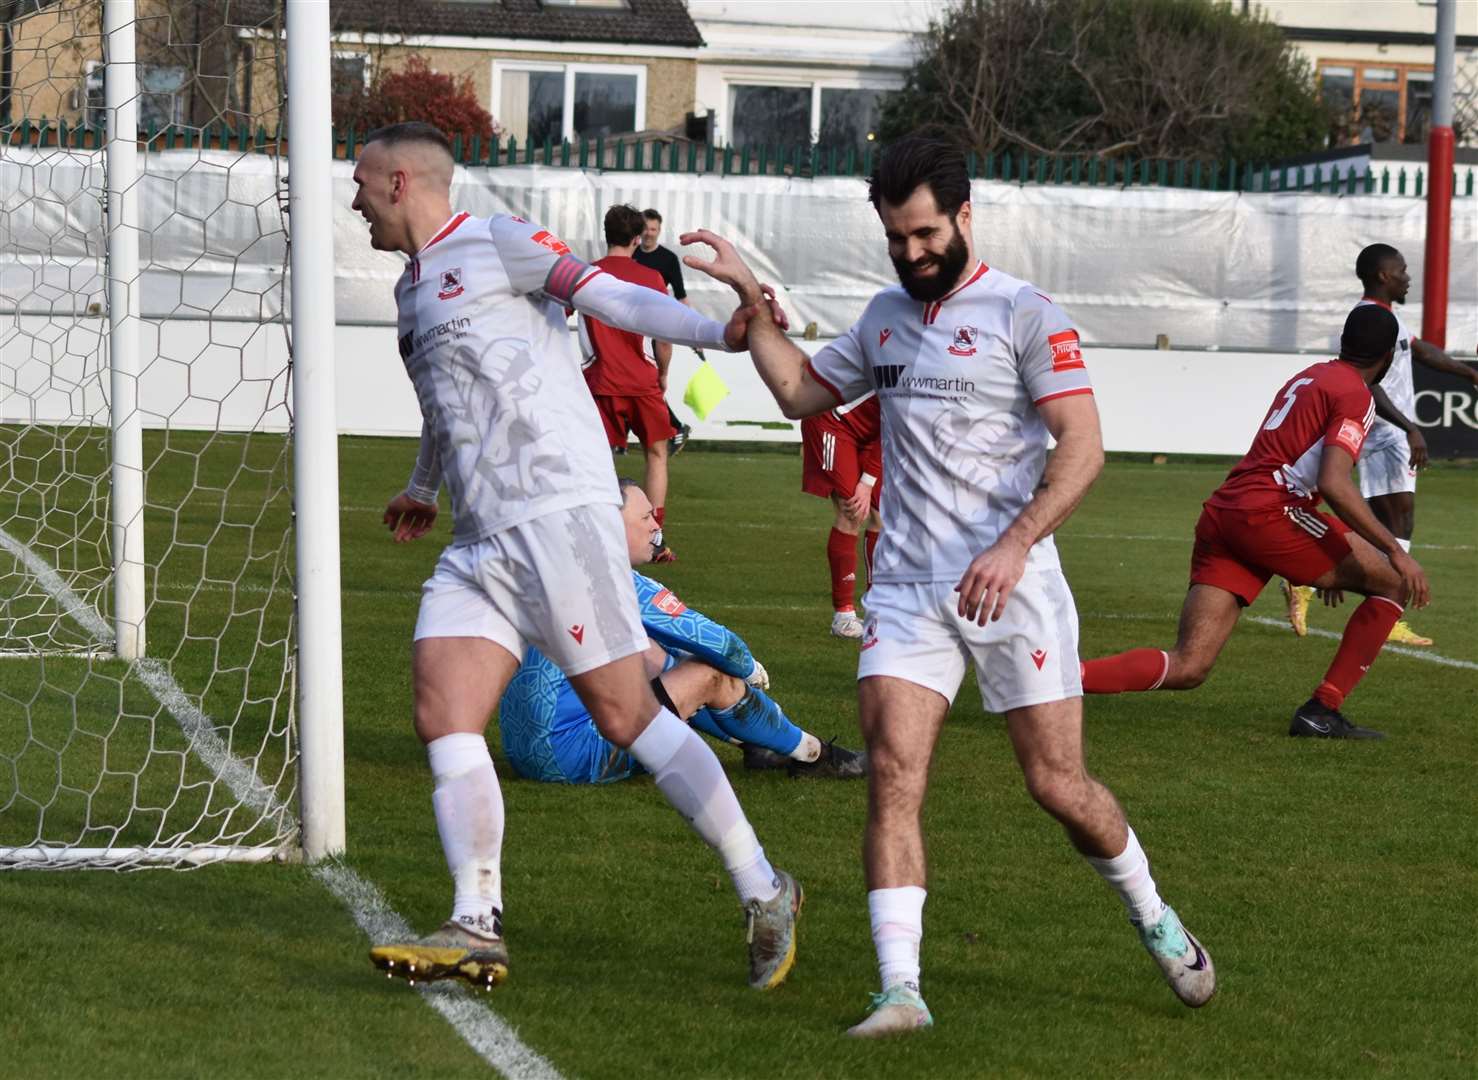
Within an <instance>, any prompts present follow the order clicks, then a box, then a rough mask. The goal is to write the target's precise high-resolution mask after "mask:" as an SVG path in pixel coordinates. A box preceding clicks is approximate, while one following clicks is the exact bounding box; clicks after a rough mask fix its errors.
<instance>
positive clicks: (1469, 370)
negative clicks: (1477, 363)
mask: <svg viewBox="0 0 1478 1080" xmlns="http://www.w3.org/2000/svg"><path fill="white" fill-rule="evenodd" d="M1411 355H1412V357H1413V359H1415V360H1416V361H1417V363H1419V364H1421V365H1422V366H1423V367H1429V368H1431V369H1432V370H1433V371H1444V372H1446V373H1447V374H1449V375H1456V376H1458V377H1459V378H1462V379H1470V380H1472V382H1473V385H1474V386H1478V368H1475V367H1472V366H1470V365H1468V364H1465V363H1463V362H1462V361H1461V360H1454V359H1453V358H1452V357H1450V356H1448V355H1447V354H1446V353H1445V352H1443V351H1442V350H1441V349H1439V348H1437V346H1435V345H1433V344H1432V343H1431V342H1430V341H1422V340H1421V339H1420V338H1413V339H1412V342H1411Z"/></svg>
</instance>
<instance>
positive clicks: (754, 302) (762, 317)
mask: <svg viewBox="0 0 1478 1080" xmlns="http://www.w3.org/2000/svg"><path fill="white" fill-rule="evenodd" d="M679 239H680V240H681V241H682V243H684V244H707V245H708V246H709V247H711V248H712V249H713V250H714V255H715V257H714V258H713V259H712V260H706V259H702V258H699V257H698V256H696V255H685V256H683V262H684V263H686V264H687V265H688V266H690V267H692V268H693V269H694V270H698V271H700V272H702V273H704V274H707V275H708V276H709V277H711V278H713V279H714V280H715V281H721V282H723V283H724V284H725V285H727V286H729V287H730V288H731V289H733V290H734V292H735V293H737V294H738V296H739V305H740V306H739V310H738V311H736V312H735V313H734V317H733V318H732V319H730V321H729V326H730V327H731V328H733V327H735V326H736V324H738V325H739V326H740V328H741V330H742V333H743V341H744V345H745V347H747V348H748V349H749V355H750V357H751V358H752V359H753V360H754V368H755V370H756V371H757V372H759V376H760V378H761V379H763V380H764V383H765V386H766V387H768V388H769V391H770V393H771V394H772V395H773V396H774V398H775V402H776V404H778V405H779V406H780V411H781V412H782V413H784V414H785V415H786V416H787V417H789V418H790V419H792V420H794V419H799V418H801V417H806V416H814V415H815V414H816V413H819V412H825V411H826V410H827V409H830V408H832V407H833V406H835V405H837V404H838V402H837V400H836V398H835V396H834V395H833V394H832V392H831V391H830V390H828V389H827V388H826V387H824V386H822V385H821V384H820V383H818V382H817V381H816V380H815V379H813V378H812V377H811V373H810V372H809V371H808V370H807V369H806V360H807V356H806V354H805V353H804V352H802V351H801V349H800V348H799V347H797V346H796V344H795V343H794V342H793V341H791V340H790V338H788V337H787V336H786V334H785V325H784V323H783V322H781V321H780V319H778V318H777V317H776V315H777V308H776V306H775V305H773V304H771V303H767V302H766V301H767V299H768V298H767V297H766V295H765V291H764V286H762V285H761V284H760V281H759V279H758V278H757V277H755V276H754V271H752V270H751V269H750V268H749V267H748V265H746V264H745V262H744V260H743V259H742V258H740V257H739V253H738V252H737V251H736V250H735V249H734V245H733V244H731V243H729V242H728V241H727V240H725V239H724V238H723V237H721V236H719V235H718V234H717V233H713V232H709V231H708V230H707V229H699V230H697V231H696V232H690V233H683V235H682V236H681V237H679Z"/></svg>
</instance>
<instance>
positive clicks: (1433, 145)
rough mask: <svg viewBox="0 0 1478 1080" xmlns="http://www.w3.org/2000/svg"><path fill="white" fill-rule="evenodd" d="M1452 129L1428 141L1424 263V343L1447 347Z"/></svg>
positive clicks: (1438, 130) (1435, 129)
mask: <svg viewBox="0 0 1478 1080" xmlns="http://www.w3.org/2000/svg"><path fill="white" fill-rule="evenodd" d="M1453 146H1454V139H1453V134H1452V128H1450V127H1436V126H1434V127H1433V128H1432V132H1431V135H1429V136H1428V138H1427V252H1426V257H1425V259H1424V260H1423V262H1422V340H1423V341H1430V342H1431V343H1432V344H1433V345H1435V346H1437V347H1438V348H1439V349H1445V348H1446V347H1447V269H1448V258H1449V255H1450V252H1451V248H1452V161H1453Z"/></svg>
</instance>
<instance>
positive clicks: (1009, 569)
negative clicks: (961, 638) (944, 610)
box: [955, 394, 1103, 626]
mask: <svg viewBox="0 0 1478 1080" xmlns="http://www.w3.org/2000/svg"><path fill="white" fill-rule="evenodd" d="M1037 411H1038V412H1039V413H1040V414H1041V417H1042V421H1043V422H1044V423H1045V424H1046V425H1047V430H1048V431H1050V432H1051V433H1052V437H1053V438H1054V439H1056V440H1057V448H1056V449H1055V450H1053V451H1052V456H1051V457H1049V458H1048V459H1047V467H1046V468H1045V469H1044V470H1043V471H1042V479H1041V482H1040V483H1038V484H1037V490H1036V492H1035V493H1034V494H1033V495H1032V498H1031V501H1030V502H1029V503H1027V504H1026V506H1025V507H1024V508H1023V509H1022V511H1021V513H1020V514H1019V515H1017V518H1016V520H1015V521H1013V522H1012V523H1011V526H1010V527H1009V528H1008V529H1007V530H1006V531H1005V532H1004V533H1002V534H1001V538H1000V539H999V540H997V541H996V542H995V543H994V544H992V545H991V546H990V547H989V548H988V549H986V550H985V551H983V552H981V553H980V554H979V555H977V556H975V559H974V560H973V561H972V562H971V563H970V566H969V568H968V569H966V571H965V576H964V577H962V578H960V583H959V584H958V585H956V586H955V591H956V592H958V593H959V594H960V599H959V608H958V610H959V614H960V617H961V618H965V619H973V620H974V621H975V622H977V623H978V624H979V625H981V626H984V625H985V624H986V622H987V621H989V620H992V619H999V618H1000V617H1001V612H1002V611H1004V610H1005V607H1006V601H1007V600H1008V599H1010V596H1011V591H1012V590H1013V589H1014V588H1016V583H1017V582H1018V581H1020V580H1021V575H1022V574H1024V573H1025V572H1026V557H1027V553H1028V552H1029V551H1031V547H1032V545H1033V544H1035V543H1036V542H1037V541H1038V540H1040V539H1042V537H1044V536H1048V535H1050V534H1051V533H1053V532H1054V531H1056V529H1057V527H1058V526H1059V525H1061V524H1062V523H1063V522H1064V521H1066V520H1067V519H1068V517H1069V516H1070V515H1071V514H1072V512H1073V511H1074V510H1075V509H1077V506H1078V503H1080V502H1082V501H1083V496H1084V495H1086V494H1087V493H1088V489H1089V488H1090V487H1092V486H1093V481H1094V480H1096V479H1097V478H1098V474H1099V473H1100V472H1102V471H1103V433H1102V431H1101V430H1100V429H1099V424H1098V406H1097V404H1095V403H1094V400H1093V395H1091V394H1074V395H1070V396H1068V397H1061V398H1057V399H1055V400H1052V401H1044V402H1042V403H1041V404H1039V405H1038V406H1037Z"/></svg>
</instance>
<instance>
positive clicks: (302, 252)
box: [287, 0, 344, 861]
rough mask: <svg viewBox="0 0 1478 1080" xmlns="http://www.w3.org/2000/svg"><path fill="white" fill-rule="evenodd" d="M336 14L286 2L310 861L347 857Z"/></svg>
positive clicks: (301, 689) (304, 785)
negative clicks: (333, 106)
mask: <svg viewBox="0 0 1478 1080" xmlns="http://www.w3.org/2000/svg"><path fill="white" fill-rule="evenodd" d="M328 9H329V5H328V4H326V3H324V2H323V0H288V2H287V87H288V94H287V127H288V151H287V160H288V211H289V216H288V222H289V232H290V241H289V242H290V250H291V261H290V264H289V272H290V281H291V286H292V287H291V303H292V335H293V349H292V351H293V362H292V387H293V508H294V511H295V513H296V518H297V521H296V534H297V559H298V568H297V569H298V572H297V593H298V733H299V742H300V751H301V753H300V756H299V765H298V769H299V776H300V789H301V792H302V814H303V854H304V856H305V857H306V858H307V859H308V860H309V861H317V860H319V859H322V858H325V857H326V856H329V855H335V854H338V853H340V852H342V851H343V850H344V673H343V649H342V640H343V631H342V627H341V623H340V612H339V458H338V427H337V421H336V419H335V415H334V234H333V220H334V215H333V172H332V170H333V146H334V140H333V125H332V120H331V117H330V109H329V97H330V89H329V88H330V67H329V22H328Z"/></svg>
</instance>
